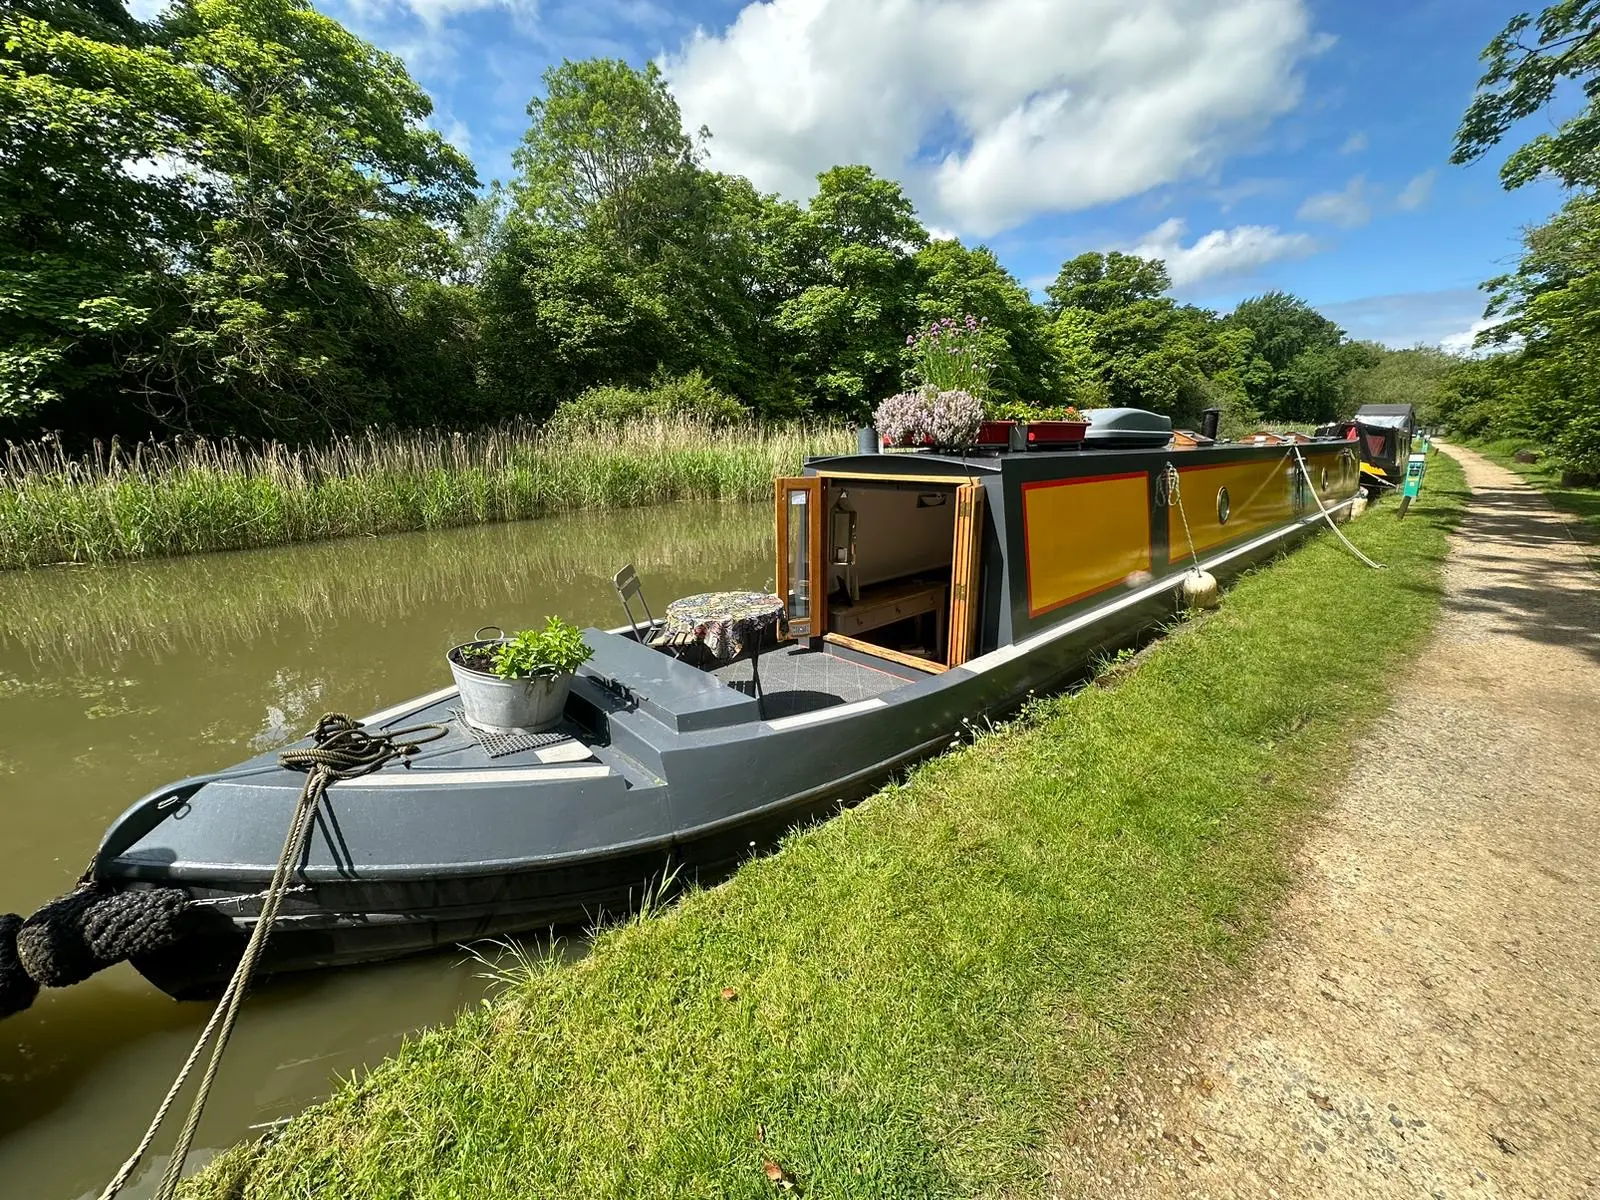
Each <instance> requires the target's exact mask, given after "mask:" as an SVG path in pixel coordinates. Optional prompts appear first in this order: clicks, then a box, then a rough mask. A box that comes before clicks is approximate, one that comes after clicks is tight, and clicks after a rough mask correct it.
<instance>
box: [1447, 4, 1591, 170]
mask: <svg viewBox="0 0 1600 1200" xmlns="http://www.w3.org/2000/svg"><path fill="white" fill-rule="evenodd" d="M1530 31H1531V34H1532V36H1531V37H1530V36H1529V34H1530ZM1482 57H1483V61H1484V62H1485V63H1487V64H1488V67H1487V69H1486V70H1485V71H1484V73H1483V77H1482V78H1481V79H1479V80H1478V94H1477V96H1476V97H1474V98H1473V101H1472V103H1471V105H1470V106H1469V107H1468V108H1467V111H1466V115H1465V116H1464V117H1463V118H1462V120H1461V127H1460V129H1458V130H1457V131H1456V145H1455V152H1454V153H1453V154H1452V155H1451V156H1450V161H1451V162H1453V163H1470V162H1474V161H1476V160H1477V159H1479V158H1481V157H1483V155H1484V154H1485V153H1487V152H1488V150H1489V148H1490V147H1492V146H1495V145H1498V144H1499V142H1500V140H1501V138H1503V137H1504V136H1505V135H1506V132H1507V131H1508V130H1509V129H1510V128H1511V126H1512V125H1513V124H1515V123H1516V122H1517V121H1520V120H1522V119H1523V118H1525V117H1530V116H1532V115H1533V114H1534V113H1536V112H1538V111H1539V110H1540V109H1542V108H1544V107H1545V106H1546V105H1547V104H1549V103H1550V100H1551V98H1552V97H1553V96H1554V95H1555V92H1556V88H1557V86H1558V85H1560V83H1561V82H1562V81H1563V80H1568V79H1571V80H1581V81H1582V85H1581V86H1582V88H1583V93H1584V96H1585V97H1586V98H1587V100H1588V104H1587V105H1586V106H1585V107H1584V109H1583V111H1582V112H1580V113H1578V114H1577V115H1576V116H1574V117H1571V118H1570V119H1568V120H1567V121H1565V122H1563V123H1562V125H1561V126H1560V127H1559V128H1558V129H1556V131H1555V132H1554V133H1541V134H1539V135H1538V136H1536V137H1534V138H1533V139H1532V140H1531V141H1530V142H1528V143H1527V144H1526V145H1524V146H1521V147H1519V148H1518V149H1516V150H1514V151H1513V152H1512V153H1511V155H1510V156H1509V157H1508V158H1507V159H1506V161H1505V163H1504V164H1503V165H1502V166H1501V168H1500V179H1501V182H1503V183H1504V184H1505V186H1506V187H1507V188H1517V187H1521V186H1522V185H1523V184H1525V183H1528V182H1530V181H1532V180H1534V179H1536V178H1538V177H1539V176H1541V175H1552V176H1554V177H1555V178H1556V179H1559V180H1560V181H1561V182H1562V184H1563V185H1564V186H1566V187H1569V188H1570V187H1593V186H1595V185H1596V184H1600V103H1597V102H1600V2H1597V0H1561V2H1560V3H1557V4H1552V5H1550V6H1549V7H1548V8H1546V9H1545V10H1544V11H1543V12H1542V13H1540V14H1539V17H1538V19H1537V20H1535V19H1534V18H1533V17H1531V16H1530V15H1529V14H1527V13H1521V14H1519V15H1518V16H1515V17H1513V18H1512V19H1511V20H1510V21H1509V22H1508V23H1507V24H1506V27H1505V28H1504V29H1502V30H1501V31H1500V32H1499V33H1498V34H1497V35H1496V36H1495V38H1494V40H1493V41H1491V42H1490V43H1489V45H1488V47H1487V48H1486V49H1485V50H1484V52H1483V56H1482Z"/></svg>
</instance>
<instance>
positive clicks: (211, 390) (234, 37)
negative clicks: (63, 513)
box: [0, 0, 475, 435]
mask: <svg viewBox="0 0 1600 1200" xmlns="http://www.w3.org/2000/svg"><path fill="white" fill-rule="evenodd" d="M32 7H33V8H34V9H35V10H37V11H40V12H46V13H47V15H50V16H51V17H52V20H61V21H63V22H65V24H64V25H62V26H58V25H55V24H52V23H51V22H50V21H41V20H37V19H34V18H31V17H28V16H23V15H18V14H15V13H11V12H8V13H7V14H6V15H5V16H3V17H0V33H3V38H4V43H3V44H4V52H3V57H0V165H3V166H4V168H5V169H4V170H3V171H0V175H3V176H4V183H0V230H3V231H4V234H5V236H4V238H3V245H0V344H3V345H4V346H5V347H6V349H5V350H4V351H0V412H4V413H5V414H6V415H9V416H11V417H13V418H17V417H21V418H24V419H26V420H33V421H43V420H50V419H53V420H56V421H59V422H60V423H61V424H62V425H67V426H72V425H77V426H79V427H83V426H88V427H90V428H94V429H96V431H99V430H102V429H104V428H105V427H107V426H109V427H111V428H113V429H115V428H123V429H127V428H129V427H130V426H136V425H137V424H139V423H141V422H142V423H145V424H146V425H148V423H150V422H152V421H154V422H159V423H163V424H166V425H169V426H176V427H179V428H184V429H191V430H201V431H211V432H235V431H237V432H246V433H258V432H279V433H287V434H292V435H305V434H312V433H316V432H318V431H323V430H327V429H328V428H330V427H334V428H337V427H339V426H342V425H349V424H353V423H359V422H364V421H369V420H381V419H385V418H390V417H393V416H394V415H395V412H394V409H393V407H392V406H391V403H390V401H391V399H392V397H393V396H394V394H395V392H396V387H397V382H398V381H397V380H396V378H394V377H393V372H392V371H391V369H390V366H389V364H390V363H391V362H392V360H393V359H394V352H395V350H396V348H397V347H400V346H411V345H414V343H415V338H414V337H413V336H412V331H409V330H408V329H407V327H406V311H405V308H404V306H403V304H402V303H401V302H400V300H399V298H398V297H397V295H396V292H395V290H394V288H393V287H392V286H391V284H392V283H393V281H394V280H395V279H396V278H397V276H411V277H414V276H417V275H425V276H426V275H432V276H434V277H438V274H439V272H440V270H441V264H442V263H443V262H444V261H445V260H446V258H447V257H448V253H449V250H448V245H447V242H446V239H445V237H444V235H443V234H442V233H441V232H440V226H444V225H448V224H450V223H451V222H452V221H454V220H455V219H456V217H457V216H458V215H459V213H460V212H461V210H462V207H463V206H464V205H465V203H466V201H467V199H468V196H469V194H470V189H471V188H472V186H473V185H474V183H475V181H474V178H473V174H472V169H471V167H470V165H469V164H468V163H467V162H466V160H465V159H464V158H462V156H461V155H460V154H459V153H457V152H456V151H455V150H454V149H453V148H451V147H449V146H448V145H447V144H446V143H444V142H443V140H442V139H441V138H440V137H439V135H438V134H437V133H434V132H433V131H431V130H428V129H426V128H425V127H424V126H423V124H422V122H423V120H424V118H425V117H426V116H427V115H428V113H429V111H430V105H429V102H428V99H427V97H426V96H425V95H424V94H423V93H422V91H421V90H420V89H419V88H418V87H417V86H416V84H415V83H414V82H413V81H412V80H411V79H410V78H409V76H407V75H406V73H405V70H404V68H403V66H402V65H401V64H400V62H399V60H398V59H396V58H394V57H393V56H391V55H388V54H383V53H381V52H379V51H377V50H375V49H374V48H373V47H371V46H370V45H368V44H366V43H365V42H363V41H361V40H360V39H359V38H356V37H355V36H354V35H352V34H350V33H349V32H348V31H347V30H345V29H344V28H343V27H342V26H340V25H339V24H338V23H337V22H335V21H333V20H331V19H330V18H328V17H325V16H323V15H321V14H319V13H317V12H316V11H315V10H314V9H312V8H311V6H310V5H309V4H308V3H305V2H304V0H181V2H180V3H179V4H177V5H176V6H175V7H174V8H173V9H172V10H171V11H170V12H169V13H168V14H167V15H166V16H165V17H164V18H163V19H162V20H161V21H160V22H158V23H157V24H156V25H154V26H151V27H148V29H146V28H144V27H138V26H137V25H136V24H135V25H134V26H132V27H130V26H129V25H128V24H127V23H125V22H124V21H122V20H120V19H118V17H117V14H116V12H115V11H114V6H112V5H109V4H104V3H93V4H87V5H85V4H77V5H73V4H67V3H64V2H61V3H54V4H50V5H48V6H47V5H44V4H34V5H32ZM85 14H87V15H85ZM90 18H92V20H91V19H90ZM79 29H85V30H88V31H89V32H87V33H84V32H77V30H79ZM441 399H442V398H441Z"/></svg>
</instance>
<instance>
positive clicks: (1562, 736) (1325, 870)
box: [1051, 447, 1600, 1200]
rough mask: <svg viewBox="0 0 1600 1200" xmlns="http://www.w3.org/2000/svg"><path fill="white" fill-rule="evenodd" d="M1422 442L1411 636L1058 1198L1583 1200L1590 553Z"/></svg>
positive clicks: (1592, 660) (1590, 904) (1599, 730)
mask: <svg viewBox="0 0 1600 1200" xmlns="http://www.w3.org/2000/svg"><path fill="white" fill-rule="evenodd" d="M1446 452H1447V453H1450V454H1452V455H1454V456H1455V457H1456V458H1457V459H1458V460H1459V461H1460V462H1461V464H1462V466H1463V467H1464V468H1465V469H1466V473H1467V481H1468V483H1469V484H1470V485H1471V487H1472V490H1473V498H1472V502H1471V504H1470V506H1469V507H1468V509H1467V512H1466V514H1465V517H1464V519H1463V522H1462V525H1461V527H1460V531H1459V533H1458V534H1457V536H1456V538H1455V540H1454V544H1453V546H1452V552H1451V556H1450V558H1449V560H1448V562H1447V565H1446V568H1445V589H1446V591H1445V601H1444V614H1443V617H1442V620H1441V622H1440V625H1439V628H1438V630H1437V632H1436V634H1435V635H1434V638H1433V641H1432V643H1431V645H1430V646H1429V647H1428V649H1427V651H1426V653H1425V654H1424V656H1423V657H1422V658H1421V659H1420V660H1419V661H1418V662H1417V663H1416V664H1415V666H1414V667H1413V668H1411V669H1410V672H1409V675H1408V678H1407V679H1406V681H1405V682H1404V685H1403V686H1402V688H1401V690H1400V692H1399V694H1398V697H1397V699H1396V701H1395V703H1394V705H1393V707H1392V708H1391V709H1390V711H1389V713H1388V714H1387V715H1386V716H1385V717H1384V718H1383V719H1382V720H1381V721H1380V722H1379V723H1378V725H1377V727H1376V728H1375V729H1374V730H1373V731H1372V733H1371V735H1370V736H1369V737H1368V738H1366V739H1365V740H1364V741H1363V742H1362V744H1361V747H1360V751H1359V754H1358V761H1357V764H1356V767H1355V769H1354V772H1353V774H1352V775H1351V777H1350V779H1349V781H1348V783H1347V785H1346V786H1345V787H1344V789H1343V790H1342V792H1341V794H1340V795H1339V796H1338V797H1337V798H1336V800H1335V801H1334V802H1333V803H1332V804H1331V805H1330V806H1329V807H1328V808H1327V809H1326V810H1325V811H1324V813H1323V815H1322V816H1321V817H1320V818H1319V819H1318V821H1317V823H1316V825H1315V826H1314V827H1313V828H1312V830H1311V831H1310V832H1309V834H1308V836H1307V837H1306V839H1305V841H1304V843H1303V844H1302V846H1301V849H1300V851H1299V854H1298V862H1297V868H1298V885H1297V886H1296V888H1295V889H1294V892H1293V894H1292V895H1291V896H1290V898H1289V899H1288V901H1287V902H1286V904H1285V907H1284V910H1283V912H1282V913H1281V915H1280V920H1279V922H1278V924H1277V926H1276V927H1275V929H1276V932H1274V934H1273V935H1272V936H1271V937H1270V938H1269V940H1268V942H1267V944H1266V945H1265V946H1264V947H1263V949H1262V952H1261V954H1260V956H1259V958H1258V960H1257V961H1256V964H1255V966H1254V967H1253V968H1252V970H1251V972H1250V973H1249V975H1248V976H1247V977H1246V978H1245V979H1243V980H1242V981H1241V982H1239V983H1237V984H1235V985H1233V986H1232V987H1231V989H1230V990H1228V991H1226V992H1225V993H1223V994H1222V995H1221V996H1220V997H1219V998H1217V999H1216V1000H1215V1001H1214V1002H1213V1003H1212V1004H1210V1005H1209V1006H1208V1007H1207V1010H1206V1011H1205V1012H1203V1013H1201V1014H1199V1015H1198V1016H1197V1017H1195V1018H1194V1019H1193V1021H1192V1022H1191V1023H1190V1024H1189V1025H1188V1026H1187V1027H1185V1028H1182V1029H1180V1030H1179V1031H1177V1032H1176V1033H1175V1035H1174V1037H1173V1039H1172V1041H1171V1043H1170V1044H1169V1045H1168V1046H1166V1047H1165V1048H1164V1050H1162V1051H1161V1052H1160V1053H1158V1054H1156V1055H1154V1056H1153V1057H1152V1058H1150V1059H1147V1060H1146V1061H1145V1062H1144V1063H1142V1064H1141V1065H1140V1066H1138V1067H1137V1068H1136V1069H1135V1072H1134V1073H1133V1074H1131V1075H1130V1076H1128V1077H1126V1078H1125V1079H1124V1080H1122V1081H1121V1082H1120V1083H1119V1084H1118V1085H1117V1086H1116V1088H1115V1089H1114V1090H1113V1091H1110V1092H1108V1093H1106V1094H1105V1095H1103V1096H1101V1097H1098V1098H1096V1099H1095V1100H1094V1101H1093V1102H1092V1103H1091V1104H1090V1105H1089V1106H1087V1107H1086V1108H1085V1110H1084V1111H1083V1112H1082V1113H1081V1114H1080V1115H1079V1117H1078V1118H1077V1119H1075V1120H1074V1122H1073V1123H1072V1127H1071V1128H1070V1129H1069V1130H1068V1131H1067V1134H1066V1136H1065V1137H1064V1139H1063V1141H1062V1143H1061V1144H1060V1145H1058V1146H1057V1147H1056V1148H1055V1149H1054V1151H1053V1152H1052V1156H1051V1168H1052V1179H1051V1183H1052V1194H1053V1195H1054V1196H1055V1197H1057V1198H1058V1200H1066V1198H1069V1197H1071V1198H1077V1197H1082V1198H1084V1200H1110V1198H1112V1197H1118V1198H1122V1200H1135V1198H1137V1200H1154V1198H1157V1197H1214V1198H1215V1200H1232V1198H1234V1197H1238V1198H1240V1200H1253V1198H1256V1197H1262V1198H1266V1197H1282V1198H1283V1200H1290V1198H1294V1197H1307V1196H1319V1197H1321V1196H1326V1197H1357V1196H1360V1197H1366V1196H1385V1197H1387V1196H1398V1197H1412V1196H1416V1197H1441V1198H1443V1197H1458V1196H1462V1197H1465V1196H1470V1197H1549V1198H1550V1200H1600V573H1597V572H1596V569H1595V559H1594V556H1595V553H1596V551H1595V548H1594V547H1592V546H1591V547H1584V546H1581V545H1579V544H1578V543H1577V542H1575V541H1574V540H1573V538H1572V536H1571V533H1570V531H1569V529H1568V528H1567V526H1566V524H1565V522H1564V521H1563V520H1562V518H1561V517H1560V516H1559V515H1558V514H1557V513H1556V512H1554V511H1553V510H1552V509H1551V508H1550V507H1549V505H1548V504H1547V503H1546V502H1545V500H1544V498H1543V497H1542V496H1541V495H1540V494H1539V493H1538V492H1537V491H1535V490H1534V489H1532V488H1531V487H1529V486H1528V485H1526V484H1524V483H1523V482H1521V480H1520V479H1519V478H1518V477H1517V476H1516V475H1515V474H1513V473H1512V472H1510V471H1507V470H1505V469H1503V468H1501V467H1498V466H1495V465H1494V464H1492V463H1490V462H1488V461H1487V460H1485V459H1483V458H1482V457H1480V456H1479V455H1477V454H1474V453H1472V452H1471V451H1468V450H1464V449H1461V448H1457V447H1449V448H1446ZM1392 514H1393V505H1392V503H1390V504H1386V505H1385V506H1384V507H1383V508H1382V509H1381V510H1379V511H1377V512H1375V513H1374V514H1373V515H1372V517H1370V518H1368V519H1372V520H1380V521H1382V520H1393V519H1394V518H1393V515H1392ZM1356 528H1359V524H1358V525H1357V526H1356Z"/></svg>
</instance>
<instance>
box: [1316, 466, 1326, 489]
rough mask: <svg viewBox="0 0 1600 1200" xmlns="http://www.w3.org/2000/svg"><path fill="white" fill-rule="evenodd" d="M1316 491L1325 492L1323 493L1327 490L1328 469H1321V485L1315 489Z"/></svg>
mask: <svg viewBox="0 0 1600 1200" xmlns="http://www.w3.org/2000/svg"><path fill="white" fill-rule="evenodd" d="M1317 490H1318V491H1319V492H1325V491H1327V490H1328V468H1327V467H1323V468H1322V483H1321V484H1320V485H1319V486H1318V487H1317Z"/></svg>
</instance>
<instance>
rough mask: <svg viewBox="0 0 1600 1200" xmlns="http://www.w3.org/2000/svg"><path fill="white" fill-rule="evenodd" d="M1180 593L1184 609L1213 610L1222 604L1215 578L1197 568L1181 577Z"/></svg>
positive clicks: (1220, 593) (1208, 572)
mask: <svg viewBox="0 0 1600 1200" xmlns="http://www.w3.org/2000/svg"><path fill="white" fill-rule="evenodd" d="M1182 592H1183V604H1184V607H1185V608H1215V607H1217V605H1219V604H1221V603H1222V592H1221V590H1220V589H1219V588H1218V587H1217V577H1216V576H1215V575H1213V574H1212V573H1211V572H1210V571H1202V570H1200V569H1199V568H1198V567H1197V568H1195V569H1194V570H1192V571H1190V572H1189V573H1188V574H1187V575H1185V576H1184V577H1183V589H1182Z"/></svg>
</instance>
